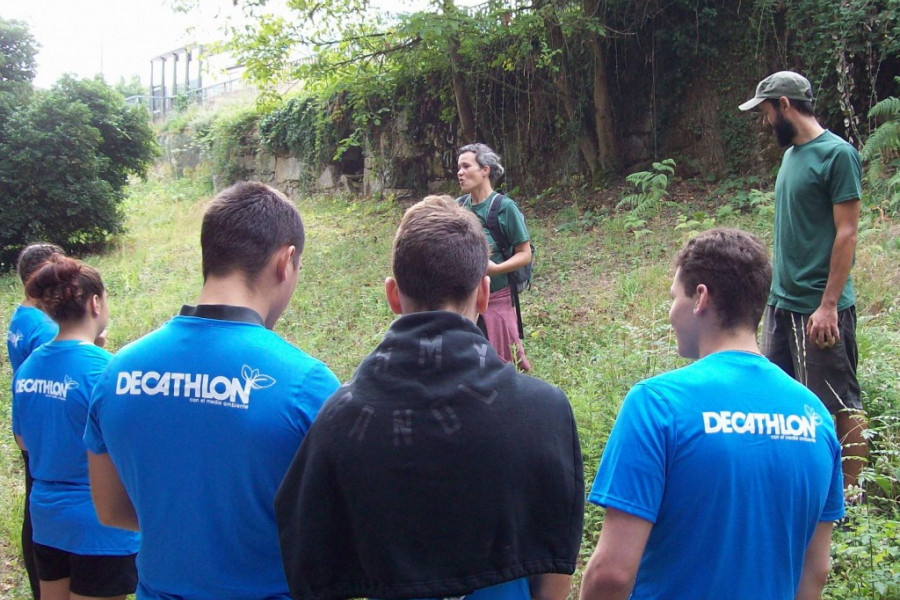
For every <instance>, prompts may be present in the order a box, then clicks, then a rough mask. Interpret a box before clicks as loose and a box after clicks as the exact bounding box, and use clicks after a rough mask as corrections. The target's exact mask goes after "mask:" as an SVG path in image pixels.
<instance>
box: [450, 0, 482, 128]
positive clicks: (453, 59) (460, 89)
mask: <svg viewBox="0 0 900 600" xmlns="http://www.w3.org/2000/svg"><path fill="white" fill-rule="evenodd" d="M443 9H444V17H445V18H453V16H454V15H455V14H456V12H457V11H456V5H455V4H454V3H453V0H444V2H443ZM447 48H448V54H449V57H450V72H451V73H452V82H453V98H454V99H455V100H456V113H457V114H458V115H459V134H460V137H461V138H462V144H463V145H465V144H471V143H473V142H476V141H478V140H476V139H475V111H474V110H473V109H472V101H471V99H470V98H469V93H468V92H467V91H466V78H465V76H464V75H463V70H462V60H461V59H460V57H459V34H458V33H454V34H451V36H450V38H449V39H448V40H447Z"/></svg>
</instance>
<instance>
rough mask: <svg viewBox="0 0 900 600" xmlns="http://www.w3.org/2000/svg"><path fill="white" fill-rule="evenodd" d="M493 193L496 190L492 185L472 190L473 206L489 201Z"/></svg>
mask: <svg viewBox="0 0 900 600" xmlns="http://www.w3.org/2000/svg"><path fill="white" fill-rule="evenodd" d="M493 192H494V188H492V187H491V185H490V184H486V185H482V186H480V187H478V188H477V189H474V190H472V192H471V193H470V194H469V195H470V196H471V197H472V204H481V203H482V202H484V201H485V200H487V199H488V198H489V197H490V195H491V194H492V193H493Z"/></svg>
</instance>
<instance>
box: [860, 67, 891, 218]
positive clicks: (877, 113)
mask: <svg viewBox="0 0 900 600" xmlns="http://www.w3.org/2000/svg"><path fill="white" fill-rule="evenodd" d="M896 80H897V83H898V84H900V77H897V78H896ZM869 118H870V119H876V120H880V121H881V125H879V126H878V127H877V128H876V129H875V130H874V131H873V132H872V134H871V135H870V136H869V139H867V140H866V143H865V144H864V145H863V149H862V158H863V160H865V161H868V162H869V169H868V172H867V178H868V180H869V185H870V187H871V189H872V196H873V197H876V196H883V197H884V203H883V204H881V209H882V210H885V211H888V212H890V213H892V214H896V213H898V212H900V98H895V97H893V96H892V97H890V98H885V99H884V100H881V101H880V102H878V103H877V104H876V105H875V106H873V107H872V108H871V109H870V110H869Z"/></svg>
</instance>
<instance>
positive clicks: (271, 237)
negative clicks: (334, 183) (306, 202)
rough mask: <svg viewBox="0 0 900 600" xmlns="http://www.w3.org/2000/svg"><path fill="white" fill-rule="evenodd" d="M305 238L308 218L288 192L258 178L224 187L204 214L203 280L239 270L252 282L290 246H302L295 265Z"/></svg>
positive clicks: (297, 253) (299, 248)
mask: <svg viewBox="0 0 900 600" xmlns="http://www.w3.org/2000/svg"><path fill="white" fill-rule="evenodd" d="M304 239H305V234H304V231H303V219H301V218H300V213H299V212H298V211H297V208H296V207H295V206H294V205H293V204H292V203H291V201H290V200H288V199H287V197H286V196H285V195H284V194H282V193H281V192H279V191H278V190H276V189H275V188H272V187H270V186H268V185H266V184H264V183H260V182H258V181H245V182H241V183H236V184H234V185H233V186H231V187H229V188H226V189H224V190H222V191H221V192H219V193H218V194H217V195H216V197H215V198H213V199H212V201H210V203H209V205H208V206H207V207H206V213H205V214H204V215H203V225H202V226H201V229H200V247H201V249H202V251H203V280H204V281H206V279H207V277H209V276H210V275H217V276H224V275H229V274H231V273H232V272H234V271H240V272H241V273H243V274H244V275H245V276H246V277H247V280H248V281H249V282H253V281H255V280H256V277H257V276H258V275H259V273H260V272H261V271H262V269H263V267H265V265H266V263H268V262H269V260H270V259H271V258H272V255H273V254H274V253H275V251H276V250H278V249H279V248H281V247H283V246H285V245H291V246H295V247H296V248H297V252H296V253H295V254H294V265H295V266H296V265H297V264H298V261H299V260H300V255H301V254H302V253H303V243H304Z"/></svg>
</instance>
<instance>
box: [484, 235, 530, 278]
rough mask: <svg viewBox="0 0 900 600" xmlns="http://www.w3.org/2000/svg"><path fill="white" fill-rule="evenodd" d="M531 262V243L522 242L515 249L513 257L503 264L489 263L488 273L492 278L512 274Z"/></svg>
mask: <svg viewBox="0 0 900 600" xmlns="http://www.w3.org/2000/svg"><path fill="white" fill-rule="evenodd" d="M530 262H531V242H530V241H527V242H522V243H521V244H519V245H518V246H516V247H515V252H513V255H512V256H510V257H509V258H507V259H506V260H504V261H503V262H502V263H495V262H494V261H490V262H488V272H487V274H488V275H490V276H493V275H499V274H501V273H511V272H513V271H515V270H516V269H521V268H522V267H524V266H525V265H527V264H528V263H530Z"/></svg>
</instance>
